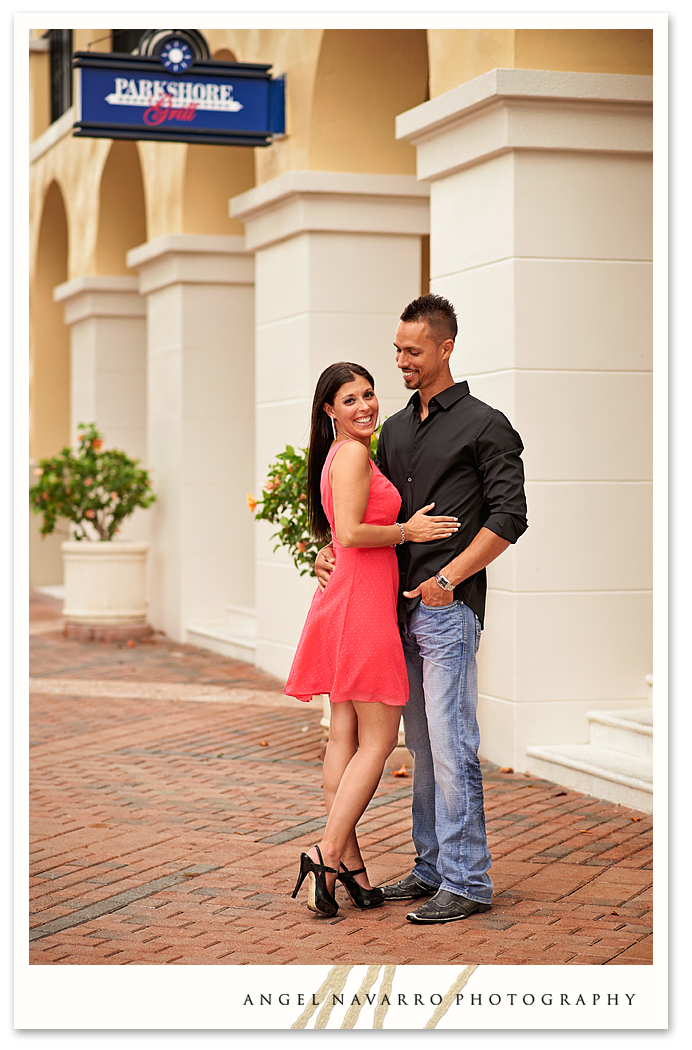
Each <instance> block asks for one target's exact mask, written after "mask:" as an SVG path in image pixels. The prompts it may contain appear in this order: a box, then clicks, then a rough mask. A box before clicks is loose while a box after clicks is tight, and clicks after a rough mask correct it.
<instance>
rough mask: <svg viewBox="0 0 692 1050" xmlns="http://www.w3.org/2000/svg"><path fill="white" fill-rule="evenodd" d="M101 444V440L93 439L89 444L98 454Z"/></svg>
mask: <svg viewBox="0 0 692 1050" xmlns="http://www.w3.org/2000/svg"><path fill="white" fill-rule="evenodd" d="M102 444H103V440H102V439H101V438H94V440H93V441H92V442H91V447H92V448H95V449H96V451H97V452H98V450H99V449H100V448H101V445H102Z"/></svg>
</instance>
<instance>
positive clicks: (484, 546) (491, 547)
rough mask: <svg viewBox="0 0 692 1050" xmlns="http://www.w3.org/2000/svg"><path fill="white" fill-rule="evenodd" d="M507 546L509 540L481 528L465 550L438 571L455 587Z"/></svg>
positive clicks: (497, 555) (488, 563)
mask: <svg viewBox="0 0 692 1050" xmlns="http://www.w3.org/2000/svg"><path fill="white" fill-rule="evenodd" d="M508 547H509V540H503V539H502V537H501V536H498V535H497V533H495V532H491V531H490V529H486V528H482V529H481V530H480V532H478V533H477V534H476V536H474V538H473V539H472V540H471V542H470V543H469V545H468V547H467V548H466V550H464V551H462V552H461V554H458V555H457V557H456V558H454V559H453V561H450V562H448V563H447V565H446V566H445V567H443V568H441V569H440V572H441V573H442V575H443V576H446V577H447V579H448V580H449V582H450V583H453V584H454V586H455V587H456V586H457V584H459V583H462V582H463V581H464V580H467V579H468V578H469V576H473V574H474V573H476V572H480V570H481V569H484V568H485V567H486V566H487V565H490V563H491V562H493V561H495V559H496V558H497V557H499V555H500V554H502V552H503V551H506V550H507V548H508Z"/></svg>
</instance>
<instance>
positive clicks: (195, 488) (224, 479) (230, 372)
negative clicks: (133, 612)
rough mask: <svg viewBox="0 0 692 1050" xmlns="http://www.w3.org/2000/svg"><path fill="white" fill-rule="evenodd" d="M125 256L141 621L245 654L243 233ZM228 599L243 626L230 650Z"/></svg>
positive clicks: (248, 575)
mask: <svg viewBox="0 0 692 1050" xmlns="http://www.w3.org/2000/svg"><path fill="white" fill-rule="evenodd" d="M127 259H128V265H129V266H131V267H133V268H135V269H137V270H138V272H139V289H140V292H141V294H142V295H143V296H145V297H146V307H147V357H148V365H147V367H148V377H147V465H148V466H149V467H151V468H152V471H153V475H152V477H153V482H154V486H155V489H156V493H157V495H158V500H157V502H156V503H155V504H154V505H153V507H151V508H150V511H149V513H150V514H151V554H150V598H149V609H150V621H151V623H152V624H153V625H154V626H155V627H156V628H159V629H162V630H164V631H166V633H167V634H168V635H170V637H172V638H175V639H176V640H178V641H186V640H193V641H195V642H196V643H198V644H199V643H202V644H208V646H209V647H210V648H216V649H219V650H220V651H224V652H228V653H229V654H232V655H238V656H244V657H245V658H246V659H252V658H253V654H254V649H253V647H252V642H251V638H250V635H251V633H252V620H253V617H252V608H253V605H254V593H253V591H254V573H253V561H254V546H253V528H252V520H251V517H250V514H249V512H248V509H247V506H246V503H245V497H246V493H247V491H248V490H249V489H250V488H251V486H252V478H253V474H254V470H253V467H254V399H253V391H254V361H253V269H254V266H253V259H252V256H251V255H248V254H247V253H246V252H245V251H244V245H243V238H242V237H209V236H194V235H187V234H185V235H183V234H181V235H173V234H171V235H167V236H165V237H161V238H158V239H157V240H155V241H150V242H149V243H147V244H143V245H141V246H140V247H138V248H134V249H133V250H132V251H130V252H128V256H127ZM229 605H230V606H232V609H231V610H230V615H231V616H232V617H234V618H235V620H238V619H240V620H241V621H243V622H242V623H241V624H240V628H239V629H236V633H237V634H244V635H247V636H248V637H247V641H248V645H247V646H245V647H244V648H242V651H240V652H238V651H236V649H235V648H234V644H233V638H232V637H231V633H232V632H231V629H230V627H229ZM205 632H206V633H205ZM193 633H194V638H193V637H192V634H193Z"/></svg>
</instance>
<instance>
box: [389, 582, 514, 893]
mask: <svg viewBox="0 0 692 1050" xmlns="http://www.w3.org/2000/svg"><path fill="white" fill-rule="evenodd" d="M401 635H402V641H403V645H404V655H405V657H406V666H407V669H408V677H409V701H408V703H407V705H406V707H405V708H404V730H405V734H406V746H407V747H408V749H409V751H410V752H411V754H412V755H413V759H414V762H413V843H414V845H415V847H416V850H417V853H418V856H417V857H416V863H415V865H414V868H413V871H414V873H415V875H416V876H417V878H419V879H421V880H422V881H423V882H425V883H427V884H428V885H430V886H435V887H439V888H441V889H445V890H451V892H452V893H458V894H461V895H462V896H463V897H467V898H468V899H469V900H472V901H479V902H480V903H483V904H486V903H490V899H491V897H492V892H493V884H492V882H491V879H490V876H489V875H488V869H489V868H490V863H491V860H490V853H489V852H488V844H487V841H486V836H485V816H484V813H483V780H482V777H481V767H480V762H479V759H478V745H479V731H478V722H477V721H476V707H477V705H478V672H477V668H476V652H477V650H478V643H479V641H480V623H479V621H478V617H477V616H476V614H475V613H474V612H473V610H472V609H470V608H469V607H468V605H464V603H463V602H461V601H454V602H452V604H451V605H443V606H441V607H439V608H432V607H431V606H427V605H423V604H422V603H421V604H419V605H418V606H417V608H416V609H415V610H414V611H413V613H412V615H411V618H410V620H409V622H408V624H405V625H401Z"/></svg>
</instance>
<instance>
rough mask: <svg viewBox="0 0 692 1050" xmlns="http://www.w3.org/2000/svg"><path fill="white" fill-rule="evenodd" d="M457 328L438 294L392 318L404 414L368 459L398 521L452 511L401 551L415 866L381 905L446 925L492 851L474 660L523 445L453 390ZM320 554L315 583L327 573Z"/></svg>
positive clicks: (518, 510) (485, 902)
mask: <svg viewBox="0 0 692 1050" xmlns="http://www.w3.org/2000/svg"><path fill="white" fill-rule="evenodd" d="M456 334H457V320H456V314H455V312H454V308H453V306H452V305H451V303H449V302H448V301H447V300H446V299H443V298H442V297H441V296H439V295H424V296H421V297H420V298H419V299H415V300H414V301H413V302H412V303H410V304H409V305H408V306H407V307H406V309H405V310H404V312H403V313H402V315H401V320H400V323H399V325H398V327H397V331H396V338H395V340H394V345H395V347H396V362H397V366H398V368H399V369H400V370H401V372H402V375H403V377H404V383H405V385H406V389H407V390H412V391H414V393H413V396H412V397H411V399H410V401H409V402H408V404H407V406H406V408H404V409H402V410H401V411H400V412H397V413H396V414H395V415H394V416H392V417H391V418H390V419H387V420H386V422H385V424H384V426H383V427H382V432H381V435H380V442H379V446H378V452H377V464H378V466H379V467H380V469H381V470H382V472H383V474H384V475H385V476H386V477H387V478H389V480H390V481H391V482H393V484H394V485H396V487H397V489H398V490H399V492H400V493H401V497H402V509H401V515H402V519H403V520H406V518H408V517H410V515H411V514H413V513H414V511H415V510H416V509H418V508H419V507H422V506H425V505H426V504H428V503H432V502H433V501H434V502H435V514H450V515H456V516H457V517H458V519H459V523H460V528H459V531H458V532H457V533H455V535H453V536H451V537H449V539H446V540H440V541H436V542H434V543H407V544H404V545H401V546H398V547H397V553H398V556H399V576H400V588H401V590H400V595H399V603H398V619H399V626H400V629H401V637H402V642H403V646H404V654H405V656H406V664H407V669H408V676H409V701H408V704H407V705H406V707H405V708H404V729H405V735H406V746H407V747H408V749H409V751H410V752H411V753H412V755H413V757H414V767H413V842H414V845H415V847H416V851H417V857H416V862H415V865H414V867H413V871H412V872H410V874H409V875H407V876H406V877H405V878H404V879H402V880H401V881H400V882H397V883H395V884H394V885H392V886H385V887H384V893H385V897H386V898H387V899H388V900H415V899H419V898H423V897H430V898H431V899H430V900H427V901H426V902H425V903H424V904H422V905H421V906H420V907H419V908H418V909H417V910H416V911H413V912H410V913H409V914H408V915H407V916H406V918H407V919H409V920H410V921H411V922H416V923H439V922H453V921H456V920H459V919H465V918H467V917H468V916H469V915H472V914H473V913H474V912H481V911H487V910H488V909H489V908H490V906H491V897H492V882H491V880H490V876H489V875H488V869H489V868H490V863H491V861H490V853H489V852H488V845H487V841H486V834H485V816H484V812H483V781H482V777H481V769H480V762H479V759H478V745H479V731H478V723H477V721H476V707H477V703H478V683H477V669H476V652H477V649H478V643H479V640H480V632H481V629H482V626H483V618H484V614H485V594H486V573H485V568H486V566H487V565H489V564H490V563H491V562H492V561H494V560H495V558H497V557H498V555H499V554H501V553H502V552H503V551H504V550H506V548H507V547H508V546H509V545H510V543H514V542H516V540H517V539H518V538H519V536H521V535H522V533H523V532H525V531H526V528H527V521H526V500H525V497H524V471H523V466H522V462H521V458H520V456H521V453H522V451H523V445H522V443H521V439H520V437H519V435H518V434H517V433H516V431H515V430H513V429H512V427H511V425H510V423H509V421H508V420H507V419H506V417H505V416H504V415H503V414H502V413H501V412H499V411H498V410H497V409H494V408H491V407H490V406H489V405H486V404H484V403H483V402H482V401H478V400H477V399H476V398H474V397H472V396H471V394H470V393H469V387H468V383H466V382H463V383H455V382H454V379H453V377H452V373H451V370H450V365H449V359H450V356H451V354H452V351H453V349H454V340H455V338H456ZM333 561H334V557H333V553H332V552H330V549H329V548H326V549H325V552H321V553H320V554H319V555H318V558H317V560H316V563H315V572H316V575H317V577H318V580H319V582H320V585H321V586H324V585H325V584H326V582H327V581H328V578H329V572H330V571H331V570H332V568H333Z"/></svg>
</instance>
